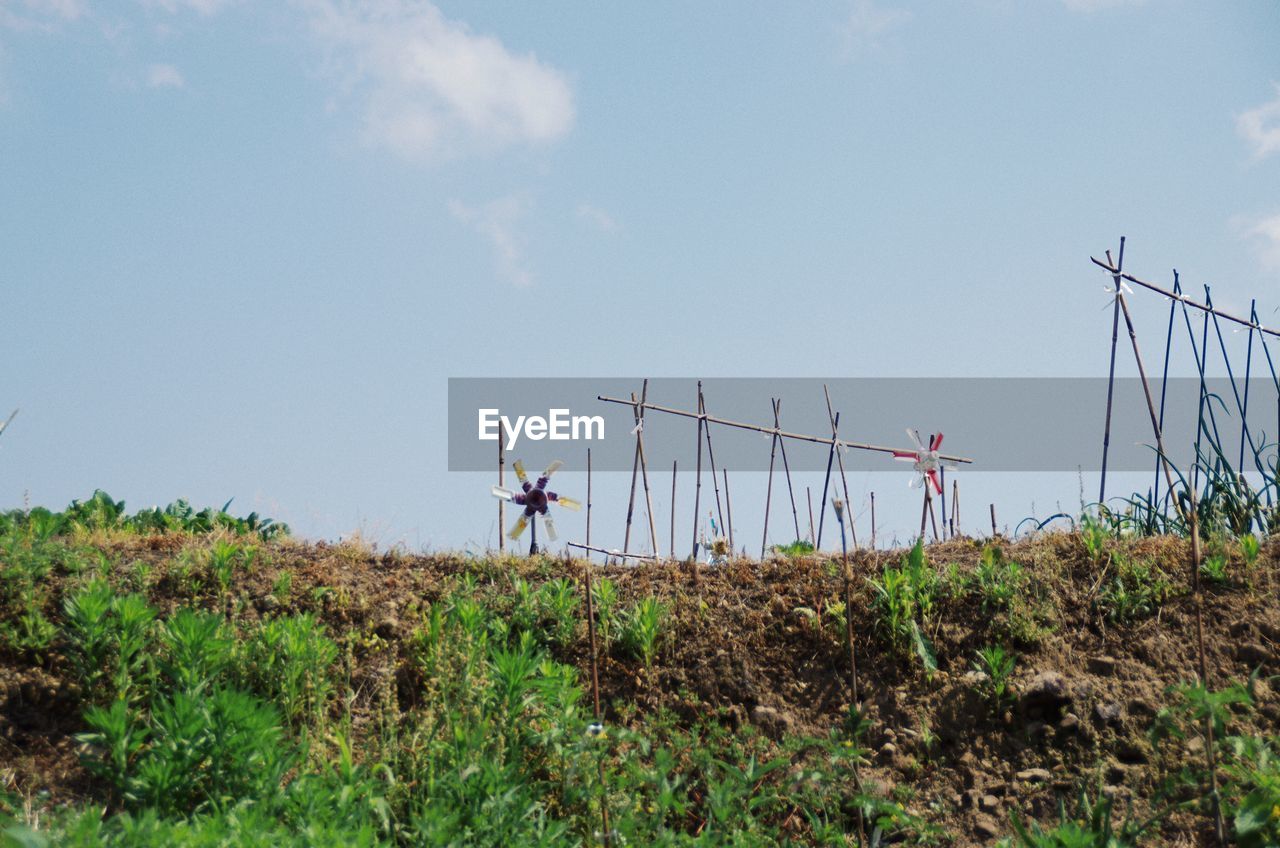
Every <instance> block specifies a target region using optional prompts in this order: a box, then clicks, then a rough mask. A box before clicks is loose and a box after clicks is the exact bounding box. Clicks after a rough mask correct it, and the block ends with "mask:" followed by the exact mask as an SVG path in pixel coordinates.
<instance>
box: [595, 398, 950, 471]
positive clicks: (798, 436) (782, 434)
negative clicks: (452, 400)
mask: <svg viewBox="0 0 1280 848" xmlns="http://www.w3.org/2000/svg"><path fill="white" fill-rule="evenodd" d="M596 400H599V401H604V402H605V403H620V404H623V405H625V406H631V405H632V403H631V401H629V400H627V399H626V398H614V397H606V396H605V395H597V396H596ZM644 408H645V409H651V410H653V411H654V412H665V413H667V414H669V415H679V416H682V417H684V418H699V419H702V420H703V421H706V422H708V423H712V424H720V425H722V426H724V427H736V428H738V429H739V430H751V431H753V432H756V433H773V432H777V434H778V437H779V438H782V439H794V440H796V441H799V442H812V443H813V444H817V445H829V444H831V443H832V442H833V441H834V442H835V443H836V444H837V446H839V447H845V448H852V449H853V450H865V451H876V452H878V453H894V452H895V451H896V452H898V453H907V452H908V451H909V450H910V451H914V450H915V448H910V449H908V448H890V447H885V446H883V445H870V444H866V443H863V442H851V441H849V440H848V439H834V440H833V439H831V438H828V437H824V436H812V435H809V434H808V433H792V432H790V431H788V430H780V429H778V428H776V427H762V426H760V425H759V424H746V423H743V422H741V421H730V420H729V419H727V418H717V417H716V416H714V415H707V414H706V413H702V414H699V413H697V412H689V411H688V410H685V409H673V408H671V407H669V406H662V405H660V404H656V403H646V404H644ZM938 458H939V459H945V460H946V461H947V462H961V463H965V464H969V463H972V462H973V460H972V459H971V458H969V457H965V456H952V455H951V454H938Z"/></svg>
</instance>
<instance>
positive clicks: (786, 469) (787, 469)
mask: <svg viewBox="0 0 1280 848" xmlns="http://www.w3.org/2000/svg"><path fill="white" fill-rule="evenodd" d="M781 412H782V398H778V399H777V400H775V401H774V402H773V429H774V430H775V431H776V430H777V429H778V416H779V414H781ZM774 435H775V436H777V433H776V432H775V433H774ZM778 449H779V450H781V451H782V471H783V473H785V474H786V476H787V496H788V497H790V498H791V521H792V522H793V523H794V524H795V526H796V541H797V542H798V541H800V513H799V512H798V511H797V510H796V492H795V489H793V488H792V487H791V466H790V465H788V464H787V442H786V440H785V439H783V438H782V437H781V436H778Z"/></svg>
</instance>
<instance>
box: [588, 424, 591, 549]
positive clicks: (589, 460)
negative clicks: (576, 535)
mask: <svg viewBox="0 0 1280 848" xmlns="http://www.w3.org/2000/svg"><path fill="white" fill-rule="evenodd" d="M587 544H588V545H589V544H591V448H587Z"/></svg>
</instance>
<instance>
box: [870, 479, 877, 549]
mask: <svg viewBox="0 0 1280 848" xmlns="http://www.w3.org/2000/svg"><path fill="white" fill-rule="evenodd" d="M875 550H876V493H875V492H872V493H871V552H872V553H873V554H874V553H875Z"/></svg>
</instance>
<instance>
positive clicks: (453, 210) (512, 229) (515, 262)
mask: <svg viewBox="0 0 1280 848" xmlns="http://www.w3.org/2000/svg"><path fill="white" fill-rule="evenodd" d="M531 205H532V204H531V203H530V202H529V199H528V197H526V196H524V195H516V194H511V195H507V196H505V197H500V198H498V199H497V200H491V201H489V202H488V203H485V204H482V205H480V206H468V205H466V204H464V203H462V202H461V201H458V200H451V201H449V212H450V214H452V215H453V217H454V218H456V219H458V220H459V221H461V222H462V223H464V224H469V225H470V226H472V227H473V228H475V230H476V232H478V233H480V235H482V236H484V237H485V239H486V240H487V241H488V242H489V245H490V246H491V247H492V248H493V254H494V262H495V264H496V266H497V271H498V274H499V276H501V277H502V278H503V279H505V280H507V281H508V282H511V283H513V284H515V285H517V286H522V287H524V286H531V285H533V272H532V271H530V270H529V267H528V261H527V259H526V258H525V238H524V233H523V232H522V230H521V226H522V224H523V223H524V219H525V217H526V216H527V215H528V213H529V208H530V206H531Z"/></svg>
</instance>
